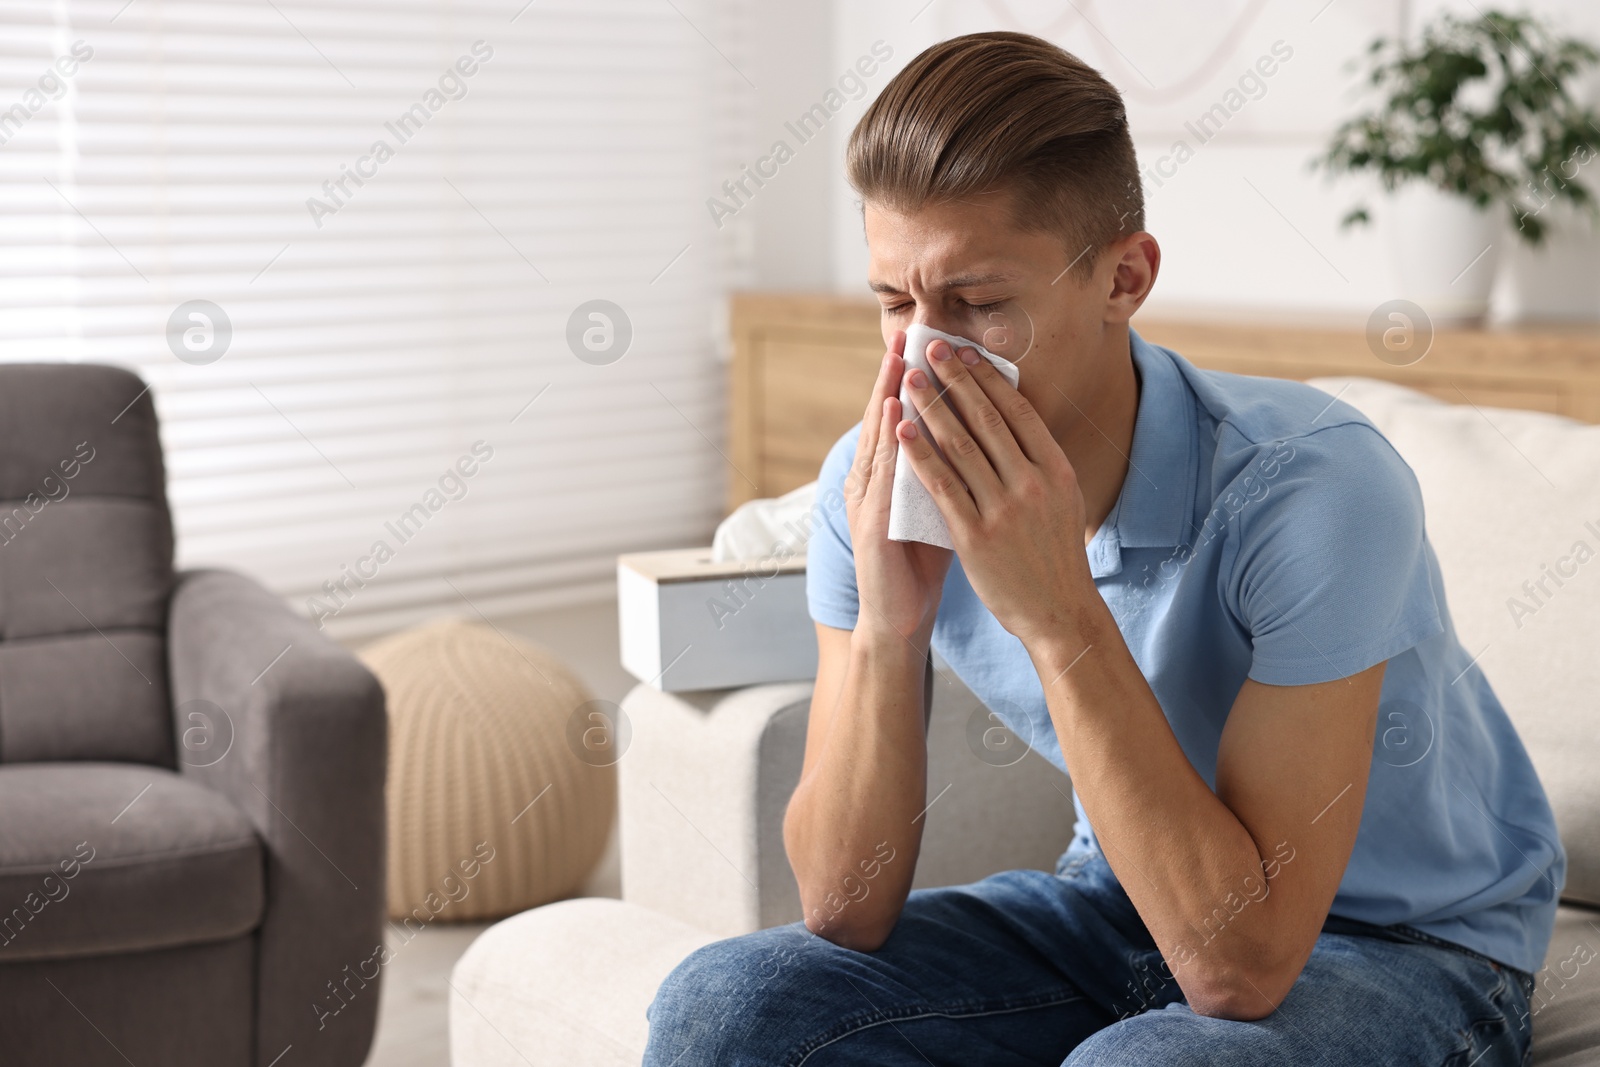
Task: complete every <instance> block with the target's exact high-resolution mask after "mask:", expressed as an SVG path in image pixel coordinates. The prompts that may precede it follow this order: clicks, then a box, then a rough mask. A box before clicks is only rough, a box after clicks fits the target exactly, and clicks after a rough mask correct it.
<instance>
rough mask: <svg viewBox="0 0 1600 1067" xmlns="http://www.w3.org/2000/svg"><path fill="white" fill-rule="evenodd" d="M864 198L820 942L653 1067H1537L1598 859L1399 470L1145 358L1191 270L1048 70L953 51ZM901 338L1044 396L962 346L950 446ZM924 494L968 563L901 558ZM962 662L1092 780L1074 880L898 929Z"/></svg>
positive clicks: (876, 152)
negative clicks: (865, 252) (907, 519)
mask: <svg viewBox="0 0 1600 1067" xmlns="http://www.w3.org/2000/svg"><path fill="white" fill-rule="evenodd" d="M849 171H850V177H851V180H852V182H853V184H854V185H855V187H856V189H857V190H858V191H859V192H860V194H861V196H862V200H863V208H864V215H865V226H866V233H867V240H868V244H869V245H870V248H871V278H870V281H871V285H872V288H873V289H874V290H875V291H876V292H877V293H878V294H879V297H880V298H881V300H882V303H883V333H884V337H885V340H886V342H887V343H888V347H889V351H888V353H887V354H886V355H885V357H884V360H883V366H882V369H881V371H880V373H879V376H878V380H877V385H876V386H875V388H874V390H873V393H872V398H871V401H870V402H869V403H868V405H867V409H866V414H865V417H864V418H863V420H862V423H861V425H860V426H859V427H856V428H855V429H852V430H851V431H850V432H849V433H847V434H846V435H845V436H844V437H843V438H841V439H840V441H839V443H838V444H837V445H836V446H835V447H834V449H833V450H832V452H831V453H830V454H829V456H828V458H827V460H826V462H825V463H824V464H823V467H822V471H821V475H820V478H819V486H818V488H819V491H820V492H822V493H824V494H826V493H827V492H828V491H829V490H833V489H837V490H840V491H842V492H843V494H844V496H845V499H846V501H847V507H846V508H845V512H846V513H845V515H843V516H840V515H838V514H837V513H836V512H835V513H834V514H832V515H827V514H824V515H822V516H820V518H819V527H818V529H817V530H816V532H815V533H814V535H813V538H812V541H811V545H810V550H809V559H808V578H807V580H808V590H809V595H810V604H811V612H812V615H813V617H814V618H815V620H816V623H817V640H818V646H819V649H820V660H819V663H818V671H817V683H816V690H815V695H814V696H813V698H812V704H811V718H810V724H809V733H808V735H807V740H806V752H805V764H804V770H803V772H802V775H801V779H800V783H799V786H798V787H797V788H796V790H795V793H794V797H793V799H792V801H791V802H790V805H789V809H788V814H787V818H786V823H785V841H786V845H787V848H788V854H789V859H790V862H791V864H792V866H793V868H794V871H795V875H796V878H797V879H798V881H799V886H800V895H801V900H802V902H803V904H804V907H805V914H806V915H808V916H811V918H809V919H807V921H806V925H805V926H802V925H801V924H799V923H796V924H794V925H792V926H788V927H780V928H777V929H771V930H764V931H761V932H759V933H756V934H751V935H748V936H745V937H739V938H733V939H731V940H728V941H723V942H719V943H717V944H713V945H710V946H708V947H706V948H705V949H702V950H701V951H699V952H696V953H695V954H694V955H692V956H691V957H689V959H687V960H686V961H685V962H684V963H683V964H682V965H680V966H679V968H678V969H677V970H676V971H675V972H674V973H673V974H672V975H671V976H670V977H669V978H668V980H667V981H666V982H665V983H664V985H663V986H662V989H661V991H660V992H659V994H658V996H657V999H656V1001H655V1003H654V1004H653V1005H652V1006H651V1009H650V1013H649V1015H650V1022H651V1034H650V1046H649V1051H648V1053H647V1055H646V1062H647V1063H648V1064H650V1065H652V1067H666V1065H668V1064H676V1065H678V1067H690V1065H696V1064H763V1065H773V1064H784V1065H798V1064H801V1063H805V1064H808V1065H811V1067H820V1065H823V1064H874V1065H885V1064H928V1063H931V1064H939V1065H944V1064H984V1065H989V1067H1000V1065H1013V1064H1014V1065H1043V1067H1054V1065H1056V1064H1061V1063H1063V1062H1065V1063H1066V1064H1070V1065H1075V1067H1076V1065H1085V1064H1121V1065H1129V1067H1132V1065H1142V1064H1166V1065H1172V1064H1211V1063H1218V1064H1229V1065H1253V1064H1261V1065H1268V1064H1270V1065H1274V1067H1277V1065H1281V1064H1302V1063H1303V1064H1326V1065H1329V1067H1342V1065H1345V1064H1361V1065H1371V1064H1430V1065H1431V1064H1445V1063H1449V1064H1456V1063H1460V1064H1468V1063H1471V1064H1475V1065H1478V1067H1489V1065H1519V1064H1523V1063H1525V1061H1526V1055H1527V1052H1528V1048H1529V1042H1530V1036H1531V1025H1530V1020H1529V1017H1528V1014H1529V1008H1528V998H1529V995H1530V993H1531V991H1532V988H1533V978H1532V972H1534V971H1536V970H1538V969H1539V967H1540V965H1541V961H1542V960H1543V957H1544V953H1545V949H1546V947H1547V942H1548V940H1549V938H1550V932H1551V925H1552V922H1553V916H1554V910H1555V907H1556V900H1557V897H1558V894H1559V891H1560V888H1561V885H1562V882H1563V879H1564V875H1565V871H1566V858H1565V855H1564V853H1563V852H1562V849H1561V845H1560V842H1559V840H1558V838H1557V836H1556V830H1555V826H1554V820H1553V817H1552V814H1551V811H1550V808H1549V805H1548V803H1547V801H1546V799H1545V796H1544V793H1543V790H1542V789H1541V787H1540V785H1539V782H1538V779H1537V777H1536V776H1535V773H1534V771H1533V768H1532V766H1531V764H1530V763H1529V760H1528V758H1527V755H1526V753H1525V752H1524V750H1523V748H1522V745H1521V743H1520V742H1519V740H1518V739H1517V736H1516V733H1515V731H1514V730H1513V728H1512V726H1511V724H1510V723H1509V721H1508V720H1507V718H1506V715H1505V712H1504V711H1503V709H1502V708H1501V706H1500V704H1499V703H1498V702H1497V700H1496V698H1495V696H1494V693H1493V692H1492V691H1491V689H1490V687H1489V684H1488V682H1487V681H1486V680H1485V679H1484V677H1483V675H1482V673H1481V672H1479V671H1478V670H1477V669H1476V668H1475V667H1474V666H1473V665H1472V663H1471V659H1470V657H1469V656H1468V655H1467V653H1466V652H1465V651H1464V650H1463V649H1462V646H1461V644H1460V643H1459V642H1458V641H1457V639H1456V635H1455V632H1454V630H1453V628H1452V625H1451V622H1450V616H1449V613H1448V611H1447V609H1446V606H1445V602H1444V598H1443V593H1442V590H1443V585H1442V582H1441V580H1440V575H1439V569H1438V564H1437V562H1436V561H1435V558H1434V554H1433V551H1432V549H1431V548H1430V547H1429V544H1428V541H1427V538H1426V536H1425V534H1424V529H1423V511H1422V500H1421V497H1420V495H1419V492H1418V488H1417V483H1416V480H1415V478H1414V476H1413V475H1412V472H1411V470H1410V468H1408V467H1407V466H1406V464H1405V462H1404V461H1403V460H1401V459H1400V457H1399V456H1398V455H1397V454H1396V453H1395V451H1394V450H1393V448H1392V447H1391V446H1390V445H1389V443H1388V442H1387V441H1386V440H1385V439H1384V438H1383V437H1382V436H1381V435H1380V434H1379V433H1378V432H1377V431H1376V430H1375V429H1374V428H1373V427H1372V426H1371V424H1370V423H1368V422H1367V421H1366V420H1365V419H1364V418H1362V416H1361V415H1360V414H1358V413H1357V412H1356V411H1355V410H1354V409H1352V408H1350V407H1349V406H1347V405H1344V404H1341V403H1337V402H1334V401H1332V400H1331V399H1330V398H1329V397H1328V396H1327V395H1325V394H1323V393H1320V392H1318V391H1316V390H1314V389H1311V388H1310V387H1308V386H1305V385H1301V384H1299V383H1294V382H1287V381H1277V380H1268V379H1256V378H1245V377H1239V376H1234V375H1228V374H1221V373H1215V372H1209V371H1202V370H1198V369H1196V368H1195V367H1194V366H1192V365H1191V364H1189V363H1188V362H1187V361H1185V360H1184V359H1182V358H1181V357H1180V356H1178V355H1177V354H1176V353H1173V352H1170V351H1168V350H1166V349H1163V348H1158V347H1156V346H1153V345H1151V344H1149V343H1147V342H1145V341H1144V340H1142V339H1141V338H1140V337H1139V336H1138V335H1137V334H1136V333H1134V332H1133V331H1132V330H1131V329H1129V326H1128V322H1129V319H1130V318H1131V317H1132V316H1133V314H1134V313H1135V312H1136V311H1137V310H1138V308H1139V306H1140V304H1141V303H1143V301H1144V299H1145V297H1146V296H1147V295H1148V294H1149V292H1150V288H1151V286H1152V285H1153V284H1154V281H1155V278H1156V273H1157V270H1158V267H1159V264H1160V252H1159V249H1158V247H1157V245H1156V242H1155V239H1154V238H1153V237H1151V236H1150V235H1149V234H1148V233H1145V232H1144V231H1143V209H1142V199H1141V196H1140V193H1139V186H1138V182H1139V177H1138V170H1137V166H1136V164H1135V160H1134V152H1133V147H1132V143H1131V141H1130V139H1129V135H1128V130H1127V123H1126V118H1125V114H1124V111H1123V106H1122V101H1121V99H1120V97H1119V96H1118V94H1117V92H1116V90H1115V89H1114V88H1112V87H1111V86H1110V85H1109V84H1108V83H1106V82H1105V80H1104V79H1102V78H1101V77H1100V76H1099V75H1098V74H1096V73H1095V72H1094V71H1093V70H1091V69H1090V68H1088V67H1086V66H1085V65H1084V64H1083V63H1081V62H1080V61H1078V60H1077V59H1075V58H1073V57H1072V56H1070V55H1068V54H1066V53H1064V52H1062V51H1061V50H1060V49H1058V48H1055V47H1054V46H1052V45H1049V44H1047V43H1046V42H1044V41H1041V40H1039V39H1037V38H1033V37H1028V36H1025V35H1020V34H1003V33H992V34H978V35H974V36H970V37H963V38H959V39H956V40H952V41H947V42H944V43H943V44H940V45H937V46H935V47H933V48H931V49H929V50H928V51H926V52H924V53H923V54H922V55H920V56H918V57H917V58H916V59H915V60H914V61H913V62H912V63H911V64H910V66H908V67H907V68H906V69H905V71H904V72H902V73H901V74H900V75H898V76H897V77H896V78H895V79H894V81H893V82H892V83H891V84H890V85H889V86H888V87H887V88H886V89H885V90H884V92H883V94H882V96H881V97H880V98H879V99H878V100H877V101H876V102H875V103H874V104H873V105H872V107H871V108H870V109H869V111H868V112H867V114H866V116H865V117H864V118H863V119H862V121H861V124H860V125H859V126H858V127H857V128H856V130H855V132H854V134H853V136H852V138H851V142H850V150H849ZM1271 254H1272V250H1271V249H1262V257H1261V258H1262V269H1264V270H1267V269H1271ZM1246 281H1247V280H1246V279H1241V282H1242V283H1244V282H1246ZM912 323H925V324H927V325H930V326H932V327H934V328H936V329H939V330H942V331H945V332H947V333H952V334H957V335H960V336H963V337H968V338H972V339H973V340H975V341H979V342H981V343H983V344H984V345H985V346H986V347H988V348H990V349H991V350H993V351H995V352H996V353H997V354H1000V355H1010V356H1011V358H1013V359H1017V358H1018V357H1022V356H1024V354H1025V358H1022V359H1021V360H1020V363H1019V366H1020V369H1021V381H1020V385H1019V388H1012V387H1011V386H1009V385H1008V384H1007V383H1006V381H1005V379H1004V378H1003V377H1002V376H1001V375H1000V373H999V372H998V371H996V370H995V369H994V368H993V367H991V366H990V365H989V364H988V363H987V362H986V361H984V360H982V359H980V358H978V356H977V354H976V353H975V352H973V351H971V350H970V349H967V350H963V351H951V349H950V346H948V345H945V344H943V343H942V342H935V343H934V344H933V345H932V346H930V350H929V352H928V356H929V359H930V362H931V365H932V367H933V368H934V373H933V375H932V376H931V377H929V376H927V375H925V374H923V373H922V372H920V371H911V372H908V385H909V395H910V397H911V399H912V402H913V403H914V404H915V405H916V407H917V409H918V410H919V411H920V412H921V413H922V415H923V417H924V419H925V423H926V427H927V430H926V432H918V431H917V429H916V425H915V423H913V422H911V421H908V420H907V419H906V418H905V416H906V415H907V414H908V412H906V411H903V410H902V409H901V406H900V404H899V402H898V400H897V396H898V391H899V387H900V380H901V376H902V373H903V371H904V368H905V361H904V359H903V358H902V357H903V345H904V333H903V330H904V329H905V328H906V327H907V326H908V325H910V324H912ZM957 347H958V348H959V347H961V346H957ZM930 436H931V437H932V439H933V442H937V444H938V445H939V451H938V452H936V451H935V450H934V449H933V447H932V442H930V440H929V437H930ZM900 446H903V457H904V458H901V459H898V460H897V451H899V447H900ZM940 452H942V454H943V457H944V458H941V456H940ZM897 461H898V462H906V461H909V462H910V464H911V466H912V468H913V469H914V470H915V472H916V475H917V477H918V478H919V479H920V480H921V481H922V483H923V485H925V486H926V487H927V489H928V490H929V492H930V493H931V495H932V496H933V498H934V500H935V501H936V502H937V504H938V506H939V509H940V512H941V513H942V514H943V516H944V518H945V521H946V522H947V524H948V526H949V529H950V533H951V538H952V540H953V542H954V544H955V551H954V554H953V558H952V553H951V552H950V551H947V550H944V549H940V548H937V547H934V546H931V545H927V544H921V543H916V542H897V541H891V540H889V539H888V537H887V535H886V531H887V523H888V512H889V501H890V484H891V482H892V479H893V473H894V468H895V464H896V462H897ZM1485 506H1486V507H1492V506H1493V503H1492V502H1490V501H1485ZM930 648H931V649H933V650H936V651H937V652H938V653H939V654H940V656H941V657H942V658H943V659H944V660H945V661H946V662H947V663H948V664H949V666H950V668H951V670H953V671H954V672H955V673H956V674H957V675H959V676H960V677H961V678H962V680H963V681H965V682H966V683H967V684H968V685H969V686H970V687H971V688H972V689H973V691H974V692H975V693H976V694H977V695H978V696H979V697H980V698H981V699H982V700H983V701H984V702H985V703H986V704H987V705H988V706H989V707H991V708H994V709H1003V708H1014V709H1020V711H1018V712H1015V713H1014V714H1015V715H1017V716H1020V717H1024V718H1025V719H1026V721H1017V722H1011V723H1009V725H1011V726H1012V728H1013V730H1014V731H1015V732H1016V733H1017V734H1018V735H1020V736H1023V737H1032V738H1034V739H1035V741H1034V748H1035V749H1036V750H1037V751H1038V752H1039V753H1040V754H1041V755H1043V756H1044V757H1045V758H1047V759H1049V760H1050V761H1052V762H1053V763H1055V764H1056V765H1057V766H1058V767H1060V768H1061V769H1063V770H1064V771H1066V772H1067V773H1069V774H1070V776H1071V779H1072V787H1073V793H1074V802H1075V806H1076V808H1077V824H1076V828H1075V829H1076V833H1075V836H1074V838H1073V839H1072V842H1071V844H1070V846H1069V848H1068V849H1067V851H1066V853H1065V854H1064V855H1063V856H1062V858H1061V861H1060V862H1059V864H1058V866H1057V869H1056V871H1055V872H1054V873H1053V874H1047V873H1045V872H1042V871H1009V872H1005V873H1002V874H998V875H995V876H993V877H991V878H987V879H985V880H983V881H981V882H978V883H975V884H973V885H968V886H961V887H953V888H944V889H931V890H918V891H917V892H915V893H912V892H910V891H909V889H910V883H911V878H912V871H913V868H914V867H915V865H916V858H917V849H918V845H919V841H920V833H921V828H922V822H921V820H919V819H918V818H917V816H918V814H919V812H921V811H922V810H923V808H924V806H925V805H926V803H927V782H926V750H925V736H924V731H925V723H926V719H925V716H926V708H925V700H926V698H927V692H926V686H927V684H928V682H927V681H926V671H927V665H928V662H929V659H928V657H929V650H930ZM886 857H888V858H887V859H886ZM868 873H870V874H871V875H872V881H871V883H870V884H871V890H870V892H869V893H867V894H866V895H864V896H858V895H857V894H855V893H850V894H849V895H850V897H851V899H849V901H848V903H846V905H845V906H844V907H843V908H842V909H840V908H837V907H836V906H834V904H835V902H836V901H837V900H838V899H839V898H840V897H841V896H844V895H846V894H847V893H849V887H851V886H859V885H861V884H862V882H861V876H862V875H864V874H868ZM841 887H844V888H841ZM824 901H827V902H828V906H826V907H824V906H822V905H823V902H824ZM830 915H831V916H832V917H831V918H824V917H826V916H830Z"/></svg>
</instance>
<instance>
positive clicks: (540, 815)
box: [360, 619, 617, 925]
mask: <svg viewBox="0 0 1600 1067" xmlns="http://www.w3.org/2000/svg"><path fill="white" fill-rule="evenodd" d="M360 655H361V659H362V660H363V661H364V662H365V663H366V664H367V666H368V667H369V668H371V669H372V672H373V673H374V674H376V675H377V676H378V679H379V681H381V682H382V683H383V688H384V691H385V693H386V694H387V696H388V705H389V781H388V788H387V800H388V809H389V894H388V895H389V914H390V916H391V917H393V918H395V919H397V920H402V919H407V918H409V919H410V920H411V923H410V924H409V925H415V924H418V923H422V924H426V923H427V922H429V921H432V920H435V919H438V920H445V921H463V920H470V919H488V918H496V917H499V916H503V915H509V914H512V913H513V912H518V911H523V910H526V909H527V908H532V907H536V906H537V905H540V904H545V903H548V902H550V901H552V900H558V899H560V898H562V897H564V896H568V895H570V894H571V893H572V892H573V891H574V890H576V889H577V888H578V887H579V886H580V885H582V884H583V881H584V879H585V878H587V877H588V875H589V873H590V872H591V871H592V870H593V869H594V866H595V863H596V862H597V861H598V860H599V858H600V854H601V852H602V851H604V849H605V846H606V839H607V835H608V834H609V833H610V830H611V822H612V817H613V815H614V814H615V811H616V803H617V799H616V798H617V790H616V769H615V767H613V766H611V765H610V762H608V761H606V760H603V759H595V758H594V757H593V755H592V754H590V755H589V756H588V758H580V750H579V749H578V748H575V747H574V745H573V744H572V742H571V741H570V740H569V738H570V737H571V736H572V731H573V724H574V722H582V721H590V720H592V721H595V722H601V721H604V719H603V718H601V717H599V716H597V715H596V714H595V712H596V711H598V712H599V713H600V716H603V715H604V712H605V709H607V708H609V707H610V705H606V704H604V703H599V702H594V703H591V702H592V695H591V694H590V693H589V691H588V690H587V689H585V688H584V685H583V683H582V682H580V681H579V680H578V679H577V677H576V676H574V674H573V673H572V671H571V670H570V669H568V668H567V667H566V666H564V665H563V664H562V663H561V661H560V660H558V659H556V658H555V656H553V655H552V654H551V653H550V652H548V651H546V650H545V649H542V648H540V647H539V646H537V645H534V644H530V643H529V642H526V641H519V640H517V639H516V638H515V637H509V636H502V634H501V633H500V632H499V631H498V630H496V629H494V628H491V627H489V626H484V625H481V624H478V623H468V622H465V621H462V620H459V619H446V620H443V621H439V622H434V623H430V624H428V625H425V626H421V627H418V628H416V629H412V630H407V631H404V632H402V633H399V634H396V635H394V636H393V637H389V638H385V639H384V640H382V641H379V642H377V643H375V644H373V645H370V646H368V647H367V648H366V649H364V650H363V651H362V652H361V653H360ZM579 735H580V736H581V730H580V731H579ZM530 805H531V806H530Z"/></svg>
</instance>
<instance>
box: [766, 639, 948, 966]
mask: <svg viewBox="0 0 1600 1067" xmlns="http://www.w3.org/2000/svg"><path fill="white" fill-rule="evenodd" d="M925 663H926V653H925V652H919V650H918V649H917V647H915V645H914V644H913V643H912V642H910V641H908V640H906V639H905V638H903V637H900V636H899V635H898V634H886V635H883V636H881V637H880V636H876V635H874V634H871V633H868V632H867V631H866V630H858V631H857V632H856V633H855V634H853V635H852V638H851V642H850V659H849V667H848V669H847V671H846V674H845V679H844V684H843V686H842V688H841V691H840V694H839V702H838V706H837V708H835V710H834V713H833V717H832V719H831V722H830V724H829V729H828V733H827V736H826V738H824V740H823V742H822V748H821V749H820V751H819V752H818V753H817V758H816V760H815V765H814V766H813V767H812V769H811V770H810V772H809V773H807V774H806V776H805V777H804V778H802V779H801V781H800V784H799V785H798V786H797V787H796V788H795V791H794V796H793V798H792V799H791V800H790V802H789V808H788V812H787V813H786V815H785V818H784V844H785V847H786V848H787V851H788V855H789V863H790V866H792V867H793V868H794V872H795V878H796V880H797V881H798V883H799V886H800V900H801V904H802V907H803V909H804V913H805V922H806V925H807V927H808V928H809V929H811V931H812V932H813V933H818V934H821V935H822V936H824V937H827V938H829V939H830V940H832V941H835V942H837V943H839V944H841V945H845V946H846V947H849V948H858V949H864V950H866V949H872V948H876V947H877V946H878V945H879V944H881V943H882V941H883V939H884V938H886V937H887V936H888V934H889V931H890V929H892V928H893V926H894V922H895V920H896V919H897V918H898V917H899V914H900V909H901V906H902V905H903V904H904V903H905V898H906V894H907V893H908V892H909V891H910V886H911V876H912V872H913V870H914V869H915V866H916V857H917V851H918V848H919V846H920V844H921V838H922V820H920V819H918V818H917V816H918V814H919V813H920V812H921V811H922V809H923V806H924V805H925V803H926V793H927V740H926V729H925V724H924V714H923V695H924V694H923V687H924V669H925Z"/></svg>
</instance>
